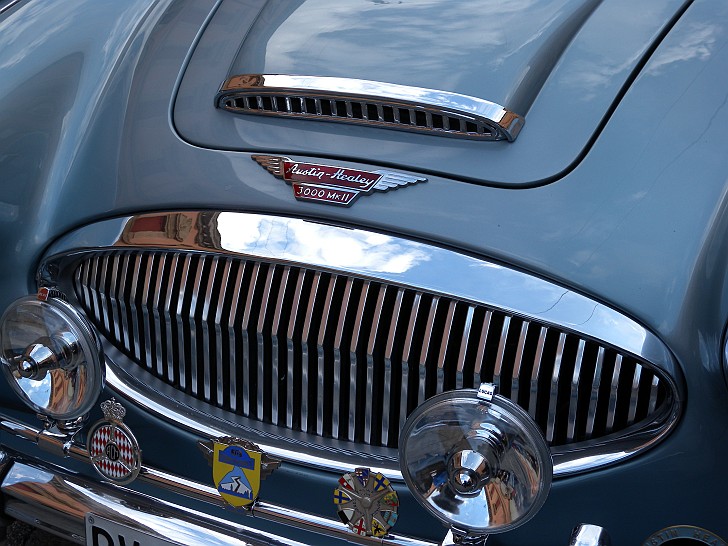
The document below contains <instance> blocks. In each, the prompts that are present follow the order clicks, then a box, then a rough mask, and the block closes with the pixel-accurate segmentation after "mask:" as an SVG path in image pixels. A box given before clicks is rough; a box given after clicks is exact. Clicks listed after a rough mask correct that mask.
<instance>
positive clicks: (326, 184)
mask: <svg viewBox="0 0 728 546" xmlns="http://www.w3.org/2000/svg"><path fill="white" fill-rule="evenodd" d="M253 159H254V160H255V161H257V162H258V164H260V165H261V166H262V167H264V168H265V169H267V170H268V171H269V172H270V173H271V174H273V175H274V176H275V177H277V178H282V179H283V180H285V181H286V182H288V183H289V184H290V185H291V186H292V187H293V196H294V197H295V198H296V199H298V200H299V201H317V202H320V203H326V204H330V205H343V206H346V207H348V206H349V205H351V204H352V203H353V202H354V201H355V200H356V199H357V197H359V196H360V195H361V194H369V193H371V192H372V191H373V190H378V191H388V190H390V189H393V188H398V187H400V186H406V185H408V184H416V183H417V182H425V181H426V180H427V179H426V178H422V177H419V176H412V175H407V174H401V173H396V172H393V171H385V170H376V171H360V170H357V169H346V168H343V167H333V166H330V165H316V164H313V163H302V162H300V161H293V160H292V159H291V158H289V157H282V156H272V155H254V156H253Z"/></svg>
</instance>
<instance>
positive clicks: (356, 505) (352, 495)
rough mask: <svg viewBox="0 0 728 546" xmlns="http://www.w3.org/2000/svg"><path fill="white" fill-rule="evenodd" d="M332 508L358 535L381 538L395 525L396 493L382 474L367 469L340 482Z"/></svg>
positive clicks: (352, 473) (354, 473)
mask: <svg viewBox="0 0 728 546" xmlns="http://www.w3.org/2000/svg"><path fill="white" fill-rule="evenodd" d="M334 504H335V505H336V509H337V510H338V512H339V518H341V521H343V522H344V523H346V524H347V525H348V526H349V529H351V530H352V531H353V532H355V533H356V534H358V535H366V536H375V537H383V536H384V535H386V534H387V532H388V531H389V529H390V528H391V527H392V526H393V525H394V524H395V523H396V521H397V508H398V507H399V499H398V497H397V492H396V491H394V490H393V489H392V486H391V484H390V483H389V480H388V479H387V478H385V477H384V476H383V475H382V474H381V473H379V472H372V471H370V470H369V469H368V468H357V469H356V470H355V471H354V472H350V473H348V474H344V475H343V476H342V477H341V478H339V485H338V487H337V488H336V489H334Z"/></svg>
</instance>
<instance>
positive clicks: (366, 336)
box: [75, 250, 672, 447]
mask: <svg viewBox="0 0 728 546" xmlns="http://www.w3.org/2000/svg"><path fill="white" fill-rule="evenodd" d="M75 290H76V296H77V298H78V300H79V301H80V302H81V304H82V306H83V307H84V308H85V310H86V312H87V314H88V315H89V317H90V318H91V319H92V321H93V322H94V323H95V324H96V326H97V327H98V328H99V329H100V330H102V332H103V333H104V334H105V335H106V336H107V337H108V338H109V339H110V340H111V341H112V342H113V343H114V344H115V345H116V346H117V347H118V348H119V349H120V350H121V351H122V352H124V353H125V354H126V355H127V356H128V357H129V358H131V359H132V360H134V361H135V362H137V363H138V364H139V365H140V366H141V367H143V368H144V369H146V370H147V371H148V372H149V373H151V374H153V375H155V376H156V377H158V378H159V379H161V380H163V381H164V382H166V383H168V384H169V385H172V386H174V387H176V388H178V389H179V390H180V391H183V392H185V393H186V394H188V395H190V396H193V397H196V398H197V399H199V400H202V401H205V402H207V403H209V404H212V405H214V406H217V407H218V408H221V409H223V410H226V411H228V412H230V413H231V414H237V415H241V416H245V417H247V418H250V419H253V420H256V421H260V422H265V423H271V424H274V425H277V426H279V427H282V428H284V429H286V428H287V429H294V430H300V431H303V432H306V433H308V434H311V435H318V436H323V437H329V438H334V439H337V440H343V441H351V442H356V443H364V444H368V445H371V446H388V447H396V446H397V441H398V433H399V430H400V427H401V425H402V423H403V422H404V419H405V418H406V416H407V415H408V414H409V413H410V412H411V411H412V410H413V409H414V408H415V407H417V405H418V404H420V403H421V402H422V401H424V400H425V399H426V398H428V397H430V396H432V395H434V394H436V393H439V392H442V391H447V390H451V389H456V388H462V387H472V386H474V385H477V384H478V383H479V382H481V381H492V382H495V383H496V384H498V385H499V388H500V392H501V393H502V394H503V395H505V396H507V397H509V398H511V399H512V400H513V401H515V402H516V403H518V404H519V405H521V406H522V407H523V408H524V409H526V410H527V411H528V412H529V413H530V414H531V415H532V416H533V417H534V418H535V420H536V422H537V423H538V424H539V426H540V427H541V428H542V430H543V431H544V434H545V436H546V438H547V441H548V442H549V443H550V444H551V445H552V446H563V445H568V444H572V443H577V442H583V441H586V440H594V439H596V438H600V437H603V436H605V435H609V434H611V433H615V432H619V431H622V430H625V429H628V428H629V427H631V426H632V425H635V424H637V423H640V422H645V421H648V420H649V419H650V418H651V416H653V415H654V414H655V412H657V411H658V410H660V409H661V408H662V409H664V405H665V404H667V403H668V402H669V399H670V398H671V396H672V393H671V391H670V386H669V383H668V382H667V381H666V380H665V379H664V377H663V376H662V375H661V374H660V373H659V372H658V371H657V370H656V369H654V368H653V367H652V366H651V365H650V364H649V363H647V362H645V361H642V360H640V359H637V358H635V357H633V356H631V355H629V354H627V353H623V352H620V351H619V350H617V349H616V348H614V347H611V346H609V345H605V344H602V343H600V342H598V341H595V340H593V339H589V338H587V337H584V336H582V335H579V334H576V333H573V332H571V331H569V330H567V329H563V328H560V327H557V326H554V325H551V324H548V323H546V322H543V321H539V320H532V319H528V318H525V317H523V316H520V315H518V314H516V313H512V312H505V311H503V310H500V309H497V308H494V307H490V306H487V305H482V304H476V303H472V302H469V301H466V300H462V299H458V298H454V297H449V296H446V295H442V294H437V293H431V292H427V291H423V290H418V289H414V288H408V287H406V286H401V285H398V284H395V283H391V282H380V281H379V280H374V279H370V278H365V277H360V276H356V275H352V274H350V273H345V272H343V271H342V272H336V271H326V270H323V269H318V268H306V267H300V266H297V265H292V264H289V263H276V262H272V261H263V260H254V259H240V258H237V257H231V256H226V255H222V254H216V253H199V252H177V251H161V250H160V251H137V250H134V251H129V250H115V251H113V252H103V253H101V252H100V253H94V254H92V255H90V256H87V257H86V258H85V259H84V260H83V261H82V262H81V263H80V264H79V265H78V267H77V269H76V273H75Z"/></svg>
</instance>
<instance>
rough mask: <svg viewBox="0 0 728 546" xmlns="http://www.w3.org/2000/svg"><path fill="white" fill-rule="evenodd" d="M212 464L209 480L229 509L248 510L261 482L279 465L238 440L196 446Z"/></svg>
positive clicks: (259, 451) (220, 440)
mask: <svg viewBox="0 0 728 546" xmlns="http://www.w3.org/2000/svg"><path fill="white" fill-rule="evenodd" d="M198 444H199V447H200V449H201V450H202V452H203V453H204V454H205V457H206V458H207V459H208V462H209V463H211V464H212V480H213V482H215V487H216V488H217V490H218V492H219V493H220V496H221V497H222V498H223V500H225V502H227V503H228V504H229V505H230V506H233V507H235V508H249V507H251V505H252V504H253V502H255V500H256V499H257V498H258V494H259V491H260V482H261V480H263V479H265V478H266V477H267V476H268V475H269V474H270V473H271V472H272V471H273V470H274V469H275V468H277V467H278V466H279V465H280V462H279V461H276V460H274V459H272V458H271V457H269V456H268V455H267V454H265V453H263V451H261V449H260V448H259V447H258V446H256V445H255V444H253V443H252V442H248V441H247V440H242V439H240V438H231V437H226V438H219V439H217V440H214V441H210V442H202V441H201V442H198Z"/></svg>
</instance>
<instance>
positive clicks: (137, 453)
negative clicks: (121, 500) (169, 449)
mask: <svg viewBox="0 0 728 546" xmlns="http://www.w3.org/2000/svg"><path fill="white" fill-rule="evenodd" d="M101 411H103V412H104V418H103V419H100V420H99V421H97V422H96V423H94V425H93V426H92V427H91V430H89V433H88V439H87V441H86V445H87V446H88V454H89V457H90V458H91V464H92V465H93V467H94V468H95V469H96V471H97V472H98V473H99V474H101V476H102V477H103V478H105V479H107V480H110V481H112V482H114V483H118V484H127V483H130V482H132V481H134V479H135V478H136V477H137V476H138V475H139V470H141V467H142V452H141V449H139V443H138V442H137V440H136V438H134V435H133V434H132V432H131V430H130V429H129V427H127V426H126V425H125V424H124V423H123V422H122V420H123V419H124V416H125V415H126V410H125V409H124V407H123V406H122V405H121V404H119V403H118V402H116V401H115V400H114V399H113V398H112V399H111V400H107V401H106V402H102V404H101Z"/></svg>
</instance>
